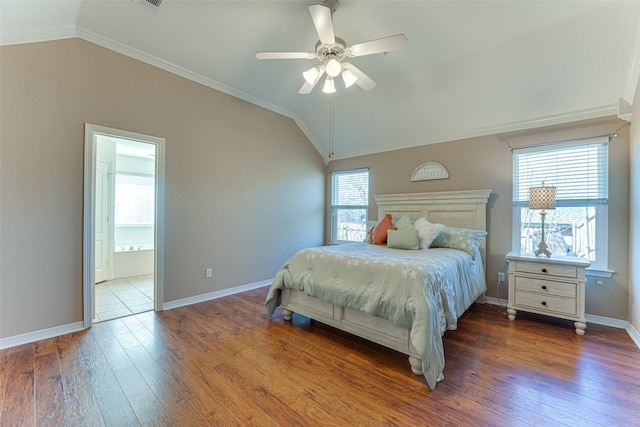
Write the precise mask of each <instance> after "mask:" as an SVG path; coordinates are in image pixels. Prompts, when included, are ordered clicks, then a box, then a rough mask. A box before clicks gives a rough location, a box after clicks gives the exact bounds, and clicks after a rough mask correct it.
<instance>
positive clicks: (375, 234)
mask: <svg viewBox="0 0 640 427" xmlns="http://www.w3.org/2000/svg"><path fill="white" fill-rule="evenodd" d="M388 230H393V224H392V223H391V214H386V215H385V216H384V218H382V219H381V220H380V222H378V224H377V225H376V226H375V227H373V231H372V232H371V243H373V244H374V245H384V244H386V243H387V231H388Z"/></svg>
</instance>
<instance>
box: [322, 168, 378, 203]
mask: <svg viewBox="0 0 640 427" xmlns="http://www.w3.org/2000/svg"><path fill="white" fill-rule="evenodd" d="M332 185H333V191H332V192H331V205H332V206H367V205H368V204H369V170H368V169H357V170H350V171H340V172H333V184H332Z"/></svg>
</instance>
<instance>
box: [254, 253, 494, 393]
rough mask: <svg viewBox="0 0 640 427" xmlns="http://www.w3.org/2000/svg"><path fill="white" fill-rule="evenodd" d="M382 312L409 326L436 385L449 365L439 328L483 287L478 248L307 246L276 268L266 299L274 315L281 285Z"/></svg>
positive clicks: (448, 325) (453, 320)
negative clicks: (472, 252) (473, 250)
mask: <svg viewBox="0 0 640 427" xmlns="http://www.w3.org/2000/svg"><path fill="white" fill-rule="evenodd" d="M285 287H287V288H292V289H297V290H300V291H304V292H305V293H306V294H308V295H311V296H314V297H318V298H320V299H322V300H325V301H328V302H330V303H332V304H338V305H341V306H345V307H350V308H353V309H356V310H360V311H364V312H366V313H368V314H370V315H373V316H379V317H383V318H385V319H387V320H389V321H391V322H393V323H394V324H396V325H398V326H401V327H404V328H407V329H411V335H410V339H411V343H412V344H413V346H414V347H415V349H416V350H417V351H418V353H419V354H420V356H421V358H422V371H423V374H424V376H425V378H426V380H427V382H428V384H429V386H430V387H431V389H433V388H435V385H436V382H437V381H438V379H439V378H441V375H442V372H443V369H444V349H443V345H442V335H443V334H444V332H445V331H446V330H447V329H456V327H457V319H458V317H459V316H460V315H462V313H463V312H464V311H465V310H466V309H467V308H469V306H470V305H471V304H472V303H473V301H474V300H475V299H476V298H477V297H478V296H480V295H481V294H482V293H483V292H485V290H486V283H485V279H484V270H483V266H482V260H481V258H480V255H479V254H476V257H475V261H474V260H473V259H472V257H471V256H470V255H469V254H467V253H466V252H463V251H459V250H456V249H427V250H420V251H410V250H402V249H390V248H387V247H385V246H377V245H371V244H368V243H354V244H347V245H335V246H322V247H317V248H310V249H304V250H301V251H300V252H298V253H297V254H296V255H294V256H293V257H292V258H291V259H289V260H288V261H287V262H286V263H285V264H284V266H283V267H282V268H281V269H280V270H279V271H278V273H277V274H276V277H275V278H274V280H273V284H272V285H271V288H270V289H269V293H268V295H267V298H266V301H265V306H266V308H267V313H268V314H269V316H271V315H272V314H273V312H274V310H275V309H276V307H277V306H278V305H279V304H280V289H282V288H285Z"/></svg>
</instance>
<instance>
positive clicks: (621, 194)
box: [327, 118, 629, 320]
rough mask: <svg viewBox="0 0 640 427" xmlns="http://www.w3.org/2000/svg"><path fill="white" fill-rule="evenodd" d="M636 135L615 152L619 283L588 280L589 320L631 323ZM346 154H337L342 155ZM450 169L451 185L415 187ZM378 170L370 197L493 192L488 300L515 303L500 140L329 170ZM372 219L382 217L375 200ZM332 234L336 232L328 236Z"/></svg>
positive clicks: (507, 164)
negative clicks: (435, 170)
mask: <svg viewBox="0 0 640 427" xmlns="http://www.w3.org/2000/svg"><path fill="white" fill-rule="evenodd" d="M623 124H624V122H622V121H620V120H618V119H617V118H606V119H598V120H591V121H585V122H580V123H574V124H571V125H563V126H554V127H551V128H540V129H533V130H529V131H525V132H514V133H511V134H503V135H501V138H502V139H503V140H506V141H508V143H509V144H510V145H511V146H512V147H517V146H523V145H529V144H537V143H544V142H552V141H559V140H567V139H575V138H583V137H589V136H599V135H604V134H609V133H613V132H614V131H615V130H616V129H618V128H619V127H620V126H621V125H623ZM628 134H629V132H628V127H625V128H623V129H622V130H621V131H620V136H619V137H618V138H615V139H614V140H613V142H612V143H611V145H610V154H609V157H610V158H609V167H610V185H609V194H610V198H609V219H610V225H609V268H610V269H612V270H615V271H616V274H615V275H614V276H613V277H612V278H611V279H601V280H602V281H603V284H602V285H596V284H595V283H596V280H595V278H593V277H589V278H588V283H587V298H586V311H587V313H588V314H593V315H598V316H605V317H611V318H615V319H623V320H627V317H628V313H627V305H628V283H629V275H628V271H629V257H628V249H627V248H628V242H629V238H628V235H629V227H628V224H629V199H628V195H629V160H628V153H629V138H628ZM339 149H340V147H336V151H338V150H339ZM426 161H436V162H440V163H442V164H443V165H444V166H445V167H446V168H447V170H448V171H449V175H450V178H449V179H446V180H438V181H422V182H411V180H410V176H411V172H413V170H414V169H415V168H416V167H417V166H418V165H420V164H421V163H423V162H426ZM367 166H368V167H370V193H371V194H372V195H374V194H387V193H414V192H427V191H448V190H464V189H492V190H493V192H492V194H491V197H490V199H489V204H488V207H487V222H488V224H487V228H488V232H489V235H488V240H487V285H488V291H487V295H488V296H491V297H499V298H503V299H506V298H507V286H506V284H505V285H500V289H498V288H497V285H496V282H497V272H498V271H501V270H502V271H505V270H506V268H507V266H506V263H505V255H506V254H507V253H508V252H509V251H510V250H511V217H512V207H511V201H512V154H511V152H510V151H508V150H507V148H506V145H505V143H504V142H502V141H501V139H500V137H499V136H497V135H491V136H486V137H479V138H472V139H466V140H461V141H453V142H447V143H441V144H432V145H425V146H421V147H416V148H408V149H404V150H395V151H389V152H386V153H379V154H374V155H368V156H361V157H356V158H351V159H344V160H336V161H333V162H331V163H330V164H329V166H328V169H329V170H330V171H333V170H341V169H351V168H357V167H367ZM369 206H370V208H369V216H370V218H376V215H377V209H376V207H375V202H374V201H373V198H371V202H370V205H369ZM327 229H328V228H327Z"/></svg>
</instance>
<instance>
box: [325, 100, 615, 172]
mask: <svg viewBox="0 0 640 427" xmlns="http://www.w3.org/2000/svg"><path fill="white" fill-rule="evenodd" d="M617 114H618V104H608V105H603V106H600V107H595V108H587V109H584V110H577V111H571V112H566V113H561V114H555V115H550V116H543V117H536V118H532V119H527V120H519V121H514V122H506V123H502V124H498V125H493V126H487V127H478V128H471V129H467V130H464V131H462V132H454V133H450V134H442V135H434V136H428V137H425V138H416V139H412V140H408V141H402V142H398V143H394V144H389V145H386V146H382V147H378V148H376V149H375V150H373V149H363V150H356V151H351V152H347V153H341V154H336V156H334V157H332V158H331V160H340V159H348V158H352V157H358V156H365V155H370V154H378V153H384V152H387V151H394V150H402V149H405V148H414V147H419V146H422V145H430V144H439V143H442V142H450V141H457V140H461V139H468V138H478V137H482V136H488V135H496V134H501V133H507V132H515V131H521V130H527V129H534V128H540V127H545V126H553V125H561V124H566V123H571V122H577V121H581V120H589V119H596V118H601V117H608V116H615V115H617Z"/></svg>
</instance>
